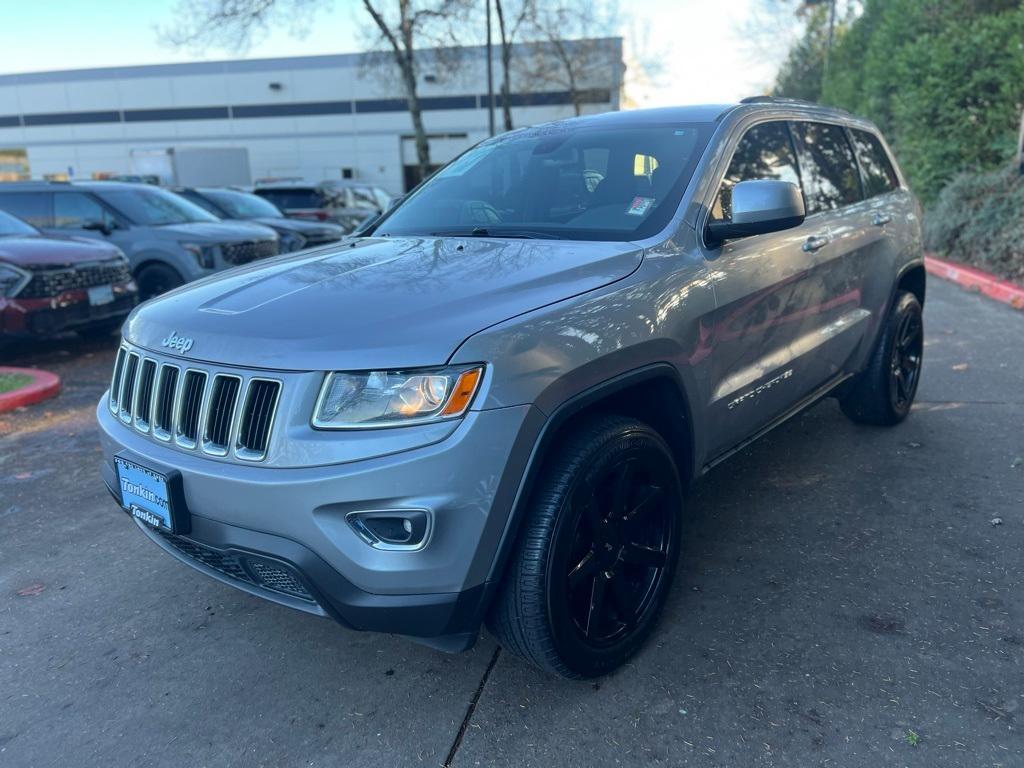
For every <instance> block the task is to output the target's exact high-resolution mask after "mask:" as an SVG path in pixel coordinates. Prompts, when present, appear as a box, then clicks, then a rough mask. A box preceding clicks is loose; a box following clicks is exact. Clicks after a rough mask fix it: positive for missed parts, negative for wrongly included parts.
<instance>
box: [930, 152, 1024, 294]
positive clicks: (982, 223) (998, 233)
mask: <svg viewBox="0 0 1024 768" xmlns="http://www.w3.org/2000/svg"><path fill="white" fill-rule="evenodd" d="M924 238H925V246H926V247H927V248H928V249H929V250H931V251H934V252H935V253H937V254H938V255H940V256H944V257H947V258H950V259H953V260H954V261H960V262H963V263H966V264H973V265H975V266H977V267H979V268H981V269H986V270H989V271H991V272H995V273H997V274H999V275H1002V276H1003V277H1006V278H1008V279H1010V280H1016V281H1018V282H1024V177H1022V176H1021V174H1020V171H1019V170H1018V168H1017V167H1016V165H1013V166H1009V167H1005V168H1003V169H1001V170H998V171H989V172H986V173H961V174H960V175H958V176H956V177H954V178H953V180H952V181H951V182H950V183H949V184H947V185H946V187H945V188H944V189H943V190H942V192H941V193H940V194H939V197H938V199H937V200H936V201H935V203H934V204H933V205H932V206H931V207H930V209H929V210H928V213H927V214H926V215H925V221H924Z"/></svg>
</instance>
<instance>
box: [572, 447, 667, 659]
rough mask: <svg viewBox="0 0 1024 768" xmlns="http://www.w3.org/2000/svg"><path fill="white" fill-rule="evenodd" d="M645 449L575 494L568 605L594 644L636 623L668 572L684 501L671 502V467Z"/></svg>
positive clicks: (614, 638) (587, 640)
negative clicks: (677, 504) (679, 506)
mask: <svg viewBox="0 0 1024 768" xmlns="http://www.w3.org/2000/svg"><path fill="white" fill-rule="evenodd" d="M647 453H648V452H647V451H639V452H637V453H634V454H633V455H627V456H624V457H622V458H621V459H620V460H619V461H618V462H617V463H616V464H613V465H611V466H609V467H605V468H604V469H603V470H602V472H601V474H600V475H599V476H596V477H591V478H588V481H587V482H586V483H584V484H581V485H580V487H579V488H577V490H576V493H575V494H574V497H573V501H572V506H573V510H574V517H575V519H576V531H575V535H574V536H573V539H572V543H571V545H570V547H569V556H568V561H567V563H568V567H567V568H563V570H564V571H565V574H564V579H565V589H566V596H567V598H568V600H567V606H566V607H567V610H568V616H569V618H570V619H571V621H572V623H573V625H574V627H575V630H576V631H577V632H578V633H579V634H580V636H581V638H582V640H583V641H584V642H585V643H587V644H588V645H591V646H594V647H596V648H601V647H607V646H609V645H611V644H614V643H615V642H617V641H618V640H620V639H622V638H623V637H624V636H626V635H628V634H629V633H630V632H631V631H632V630H633V629H635V628H636V626H637V624H639V623H640V622H641V620H642V619H643V618H644V616H645V615H646V613H647V612H648V611H650V609H651V607H652V605H653V597H654V596H655V595H656V594H657V592H658V587H659V586H660V584H661V581H662V580H663V579H664V578H665V574H666V570H667V569H666V566H667V565H668V557H669V551H668V550H669V543H670V542H671V541H672V534H673V530H674V528H675V526H676V521H677V520H678V509H673V510H669V509H668V508H667V506H668V505H667V504H666V502H667V501H668V499H669V497H670V496H669V494H668V493H666V487H669V486H670V485H671V483H672V480H671V478H669V477H666V473H667V472H669V471H670V468H668V467H666V466H665V463H664V462H660V461H658V460H657V457H651V456H649V455H645V454H647Z"/></svg>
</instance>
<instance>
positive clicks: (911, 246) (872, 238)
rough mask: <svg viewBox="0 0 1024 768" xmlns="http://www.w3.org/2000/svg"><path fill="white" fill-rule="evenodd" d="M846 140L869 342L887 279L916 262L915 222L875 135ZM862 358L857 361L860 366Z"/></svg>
mask: <svg viewBox="0 0 1024 768" xmlns="http://www.w3.org/2000/svg"><path fill="white" fill-rule="evenodd" d="M850 139H851V141H852V143H853V148H854V152H855V153H856V155H857V164H858V165H859V167H860V173H861V182H862V184H863V187H864V197H865V200H864V204H863V205H862V206H860V229H861V232H862V233H863V240H864V243H863V246H862V255H863V262H864V283H863V294H864V297H863V306H864V307H865V308H866V309H867V310H869V311H870V312H871V314H872V318H871V323H870V329H869V331H868V333H867V338H868V339H874V338H875V336H876V332H877V330H878V324H879V323H880V322H881V321H882V319H883V318H884V317H885V316H886V313H887V312H888V309H889V307H888V302H889V299H890V292H891V290H892V282H893V276H894V275H895V274H896V273H897V270H898V268H899V266H900V265H902V264H905V263H907V262H908V261H911V260H912V259H914V258H915V257H916V258H920V252H921V243H920V240H919V232H920V229H919V226H920V222H919V221H918V220H917V219H918V215H917V205H916V203H915V201H914V198H913V196H912V195H911V194H910V191H909V190H907V189H906V188H905V187H904V186H903V184H902V182H901V181H900V177H899V174H898V173H897V172H896V169H895V167H894V166H893V163H892V160H891V159H890V157H889V153H888V151H887V150H886V149H885V146H884V145H883V144H882V141H881V139H879V137H878V135H877V134H875V133H873V132H871V131H866V130H861V129H858V128H853V129H851V130H850ZM866 346H867V345H865V347H866ZM866 351H867V350H866V349H865V350H864V352H866ZM863 358H864V356H863V355H862V356H861V362H863Z"/></svg>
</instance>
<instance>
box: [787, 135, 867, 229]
mask: <svg viewBox="0 0 1024 768" xmlns="http://www.w3.org/2000/svg"><path fill="white" fill-rule="evenodd" d="M795 128H796V135H797V139H798V140H797V147H798V151H799V153H800V175H801V177H802V179H803V185H804V199H805V200H806V201H807V214H808V215H810V214H812V213H819V212H820V211H831V210H834V209H836V208H840V207H842V206H844V205H849V204H850V203H855V202H857V201H858V200H860V199H861V192H860V178H859V176H858V173H857V164H856V161H855V160H854V159H853V150H852V149H850V142H849V141H847V139H846V130H845V129H844V128H842V127H841V126H838V125H829V124H827V123H796V124H795Z"/></svg>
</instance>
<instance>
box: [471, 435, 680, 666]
mask: <svg viewBox="0 0 1024 768" xmlns="http://www.w3.org/2000/svg"><path fill="white" fill-rule="evenodd" d="M681 511H682V489H681V487H680V482H679V474H678V471H677V469H676V465H675V461H674V460H673V457H672V453H671V450H670V449H669V447H668V445H667V444H666V443H665V441H664V440H663V439H662V438H661V436H660V435H658V433H657V432H655V431H654V430H653V429H652V428H651V427H649V426H647V425H646V424H644V423H642V422H638V421H634V420H632V419H625V418H621V417H617V416H607V417H601V418H598V419H595V420H594V421H591V422H589V423H587V424H585V425H584V426H583V427H582V428H580V429H579V430H577V431H576V432H575V433H573V434H572V435H571V436H570V437H569V438H568V439H567V440H566V442H565V443H564V444H563V445H562V447H561V448H560V449H559V450H558V451H557V453H556V455H555V457H554V460H553V461H551V462H550V463H549V464H548V465H547V467H546V469H545V470H544V474H543V476H542V477H541V478H540V481H539V485H538V488H537V492H536V493H535V494H534V496H533V499H532V502H531V505H530V509H529V510H528V518H527V520H526V521H525V522H524V528H523V530H522V531H521V532H520V537H519V540H518V542H517V546H516V550H515V553H514V555H513V557H512V562H511V563H510V564H509V567H508V570H507V572H506V577H505V582H504V583H503V585H502V588H501V592H500V593H499V595H498V597H497V598H496V600H495V605H494V606H493V607H492V610H491V615H490V618H489V622H488V624H489V626H490V628H491V631H492V632H493V633H494V634H495V635H496V636H497V637H498V639H499V641H500V642H501V643H502V645H503V646H504V647H505V648H507V649H508V650H510V651H512V652H513V653H516V654H518V655H519V656H521V657H523V658H524V659H526V660H527V661H530V662H532V663H533V664H535V665H537V666H539V667H541V668H542V669H545V670H547V671H550V672H555V673H557V674H560V675H564V676H566V677H595V676H597V675H602V674H606V673H608V672H611V671H612V670H614V669H616V668H617V667H619V666H621V665H622V664H623V663H624V662H626V661H627V660H628V659H629V658H630V657H631V656H633V654H634V653H636V652H637V650H638V649H639V648H640V646H641V645H642V644H643V642H644V640H645V639H646V638H647V636H648V635H649V634H650V633H651V631H652V630H653V628H654V626H655V624H656V622H657V620H658V617H659V615H660V614H661V611H662V607H663V606H664V603H665V598H666V596H667V594H668V591H669V587H670V585H671V582H672V576H673V574H674V572H675V564H676V560H677V559H678V550H679V528H680V516H681Z"/></svg>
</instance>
